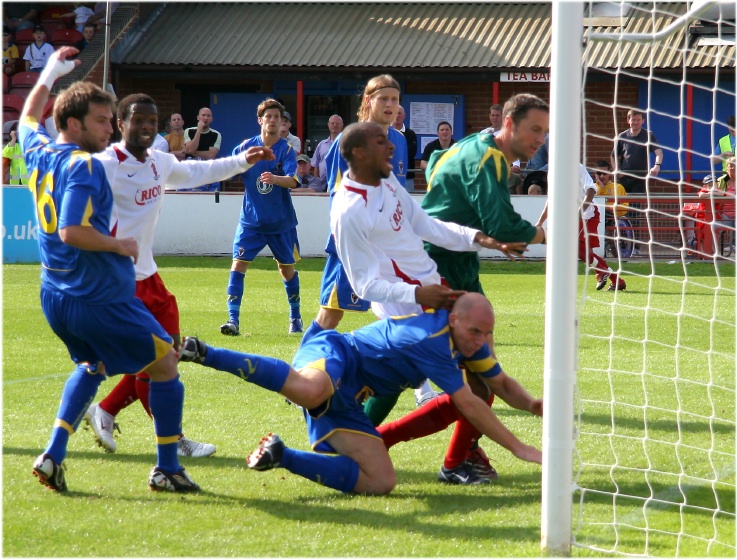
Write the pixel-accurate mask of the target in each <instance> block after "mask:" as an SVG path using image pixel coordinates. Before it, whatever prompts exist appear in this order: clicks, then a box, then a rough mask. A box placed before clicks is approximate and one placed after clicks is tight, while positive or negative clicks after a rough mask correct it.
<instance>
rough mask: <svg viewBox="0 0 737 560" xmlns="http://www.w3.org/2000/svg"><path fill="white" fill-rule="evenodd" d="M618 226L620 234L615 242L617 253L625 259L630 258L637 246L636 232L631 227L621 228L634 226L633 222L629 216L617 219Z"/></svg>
mask: <svg viewBox="0 0 737 560" xmlns="http://www.w3.org/2000/svg"><path fill="white" fill-rule="evenodd" d="M617 226H618V228H617V229H618V231H617V233H618V235H617V238H616V242H615V243H614V244H613V245H614V246H615V247H616V248H617V253H618V254H619V256H620V257H622V258H623V259H628V258H630V257H631V256H632V251H633V250H634V248H635V243H634V241H633V239H634V238H635V234H634V233H633V231H632V230H631V229H621V228H630V227H632V224H631V223H630V221H629V220H628V219H627V218H619V219H618V220H617Z"/></svg>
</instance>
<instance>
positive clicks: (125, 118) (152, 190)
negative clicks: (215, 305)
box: [85, 94, 273, 457]
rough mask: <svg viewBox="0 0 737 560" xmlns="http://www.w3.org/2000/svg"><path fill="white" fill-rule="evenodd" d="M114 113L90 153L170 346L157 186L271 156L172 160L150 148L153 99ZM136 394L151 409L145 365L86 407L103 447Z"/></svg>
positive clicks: (187, 442)
mask: <svg viewBox="0 0 737 560" xmlns="http://www.w3.org/2000/svg"><path fill="white" fill-rule="evenodd" d="M117 117H118V128H119V129H120V131H121V133H122V135H123V141H122V142H120V143H117V144H114V145H112V146H110V147H108V148H107V149H106V150H105V151H104V152H102V153H101V154H96V155H95V157H97V158H98V159H100V160H101V161H102V162H103V163H104V164H105V166H106V168H111V167H112V168H116V171H115V177H114V179H113V180H112V181H111V185H112V190H113V197H114V202H115V204H114V208H113V212H114V215H113V218H112V219H111V227H112V231H113V233H114V234H115V236H116V237H119V238H121V237H122V238H125V237H133V238H135V239H136V241H137V242H138V250H139V253H138V261H137V262H136V263H135V272H136V296H137V297H139V298H140V299H141V300H142V301H143V303H144V304H145V305H146V307H148V309H149V310H150V311H151V312H152V313H153V315H154V317H156V320H157V321H159V323H161V325H162V326H163V327H164V329H165V330H166V331H167V332H168V333H169V334H170V335H171V336H172V338H173V339H174V346H175V348H179V343H180V339H179V310H178V308H177V303H176V299H175V298H174V296H173V295H172V294H170V293H169V291H168V290H167V289H166V286H164V283H163V281H162V280H161V278H160V276H159V274H158V272H157V266H156V262H155V261H154V256H153V243H154V233H155V231H156V223H157V221H158V218H159V213H160V212H161V204H162V202H163V200H164V192H165V190H166V189H167V188H169V189H170V190H175V189H177V188H182V187H184V188H187V187H196V186H198V185H202V184H204V183H212V182H215V181H222V180H225V179H228V178H230V177H233V176H234V175H237V174H239V173H242V172H244V171H246V170H247V169H248V168H249V167H251V165H252V164H253V163H255V162H256V161H260V160H262V159H273V155H272V153H271V150H269V149H268V148H264V147H257V148H252V149H249V150H248V151H246V152H244V153H242V154H239V155H238V156H233V157H228V158H221V159H216V160H202V161H197V160H189V161H179V160H177V158H176V157H175V156H173V155H171V154H168V153H164V152H160V151H157V150H155V149H152V147H151V146H152V144H153V143H154V140H155V139H156V137H157V130H158V110H157V108H156V103H155V101H154V100H153V99H152V98H151V97H149V96H148V95H145V94H133V95H129V96H128V97H126V98H124V99H123V100H122V101H121V102H120V104H119V107H118V115H117ZM132 373H135V372H132ZM138 399H140V400H141V404H142V405H143V407H144V408H145V410H146V412H148V413H149V415H150V414H151V412H150V410H149V407H148V375H147V374H146V373H145V372H142V373H139V374H137V375H135V376H134V375H124V376H122V379H121V380H120V381H119V382H118V384H117V385H116V386H115V388H113V390H112V391H111V392H110V394H109V395H108V396H107V397H106V398H105V399H103V400H102V401H101V402H100V403H99V404H92V405H91V406H90V408H89V409H88V410H87V413H86V414H85V421H86V422H87V424H88V425H89V426H90V427H91V428H92V431H93V433H94V435H95V439H96V440H97V442H98V444H99V445H100V446H101V447H103V448H105V450H106V451H107V452H109V453H113V452H115V449H116V447H117V445H116V442H115V440H114V439H113V429H114V427H115V416H116V415H117V413H118V412H119V411H120V410H122V409H123V408H125V407H126V406H128V405H130V404H132V403H134V402H135V401H136V400H138ZM177 452H178V454H179V455H182V456H192V457H207V456H209V455H212V454H213V453H215V446H214V445H211V444H206V443H199V442H196V441H194V440H191V439H189V438H186V437H184V436H183V435H182V434H180V439H179V444H178V448H177Z"/></svg>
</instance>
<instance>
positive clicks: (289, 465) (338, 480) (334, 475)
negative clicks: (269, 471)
mask: <svg viewBox="0 0 737 560" xmlns="http://www.w3.org/2000/svg"><path fill="white" fill-rule="evenodd" d="M279 466H280V467H282V468H285V469H287V470H288V471H289V472H291V473H293V474H296V475H299V476H301V477H304V478H306V479H308V480H311V481H313V482H317V483H318V484H321V485H322V486H327V487H328V488H334V489H335V490H340V491H341V492H352V491H353V489H354V488H355V487H356V483H357V482H358V473H359V469H358V463H356V462H355V461H354V460H353V459H351V458H349V457H345V456H344V455H321V454H320V453H311V452H308V451H298V450H296V449H290V448H288V447H286V448H284V455H282V459H281V462H280V463H279Z"/></svg>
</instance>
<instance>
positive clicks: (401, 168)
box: [399, 161, 404, 175]
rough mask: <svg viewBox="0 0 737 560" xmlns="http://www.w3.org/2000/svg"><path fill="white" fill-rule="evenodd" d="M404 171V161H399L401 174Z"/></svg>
mask: <svg viewBox="0 0 737 560" xmlns="http://www.w3.org/2000/svg"><path fill="white" fill-rule="evenodd" d="M403 173H404V162H403V161H400V162H399V174H400V175H402V174H403Z"/></svg>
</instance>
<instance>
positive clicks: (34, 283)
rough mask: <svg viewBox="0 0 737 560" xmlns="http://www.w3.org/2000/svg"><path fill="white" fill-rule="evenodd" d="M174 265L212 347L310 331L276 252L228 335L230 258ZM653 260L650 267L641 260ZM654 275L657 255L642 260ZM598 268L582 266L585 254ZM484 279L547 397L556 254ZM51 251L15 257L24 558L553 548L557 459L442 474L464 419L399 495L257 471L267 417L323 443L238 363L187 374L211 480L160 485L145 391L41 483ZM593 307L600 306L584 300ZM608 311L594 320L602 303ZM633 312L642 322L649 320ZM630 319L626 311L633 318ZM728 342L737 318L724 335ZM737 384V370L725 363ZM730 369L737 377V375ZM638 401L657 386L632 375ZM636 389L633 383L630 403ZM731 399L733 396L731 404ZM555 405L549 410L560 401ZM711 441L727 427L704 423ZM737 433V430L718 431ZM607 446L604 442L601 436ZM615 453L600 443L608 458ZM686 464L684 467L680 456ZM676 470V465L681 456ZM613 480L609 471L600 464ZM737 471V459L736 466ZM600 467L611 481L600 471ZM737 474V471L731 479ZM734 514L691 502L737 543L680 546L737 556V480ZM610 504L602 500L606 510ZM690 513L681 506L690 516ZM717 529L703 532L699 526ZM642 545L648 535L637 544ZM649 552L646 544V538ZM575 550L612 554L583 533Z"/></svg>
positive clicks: (189, 320)
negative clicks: (543, 542)
mask: <svg viewBox="0 0 737 560" xmlns="http://www.w3.org/2000/svg"><path fill="white" fill-rule="evenodd" d="M157 262H158V263H159V267H160V270H159V272H160V274H161V277H162V278H163V280H164V282H165V283H166V285H167V287H168V288H169V290H170V291H171V292H172V293H173V294H175V295H176V297H177V300H178V303H179V308H180V315H181V330H182V334H183V335H197V336H199V337H200V338H202V339H203V340H205V341H206V342H208V343H211V344H213V345H217V346H222V347H227V348H232V349H235V350H243V351H248V352H252V353H256V354H264V355H268V356H274V357H277V358H281V359H283V360H286V361H291V358H292V356H293V354H294V352H295V350H296V349H297V347H298V345H299V338H298V337H296V336H290V335H288V334H287V328H288V304H287V301H286V295H285V291H284V288H283V284H282V281H281V278H280V276H279V274H278V271H277V269H276V266H275V264H274V262H273V261H272V260H271V259H268V258H259V259H257V260H256V261H255V262H254V263H253V264H252V266H251V268H250V269H249V271H248V274H247V276H246V288H245V289H246V291H245V295H244V305H243V311H242V319H241V336H239V337H225V336H222V335H221V334H220V332H219V326H220V324H221V323H223V322H225V320H226V319H227V312H226V302H225V299H226V297H225V288H226V284H227V280H228V270H229V268H230V259H229V258H215V257H210V258H204V257H201V258H192V257H165V258H159V259H157ZM323 264H324V260H323V259H305V260H303V261H301V263H299V265H298V267H297V268H298V270H299V274H300V282H301V298H302V316H303V319H304V321H305V327H306V326H307V325H308V324H309V322H310V321H311V320H312V319H313V318H314V317H315V315H316V314H317V311H318V292H319V284H320V276H321V272H322V266H323ZM638 267H641V269H638ZM629 268H630V269H632V270H634V271H636V272H637V271H638V270H639V273H640V274H643V275H646V274H648V271H649V263H647V264H642V265H630V266H629ZM581 270H582V269H581ZM713 270H714V269H713V266H712V265H710V264H698V263H695V264H691V265H689V267H688V272H689V275H691V276H694V277H696V278H698V281H699V283H700V284H701V285H704V286H707V288H698V289H699V290H702V291H706V292H708V291H709V290H708V286H717V285H718V284H720V285H727V286H728V288H729V289H730V290H731V291H732V292H731V294H732V295H731V297H726V301H724V300H723V301H722V302H720V305H723V306H725V309H727V311H726V312H725V316H724V317H722V318H724V319H725V320H726V321H727V322H731V325H732V326H733V325H734V307H735V302H734V295H733V294H734V265H724V266H722V267H721V268H720V277H716V276H714V275H713ZM657 271H658V273H659V274H661V275H664V276H667V275H669V274H674V275H678V274H680V273H682V269H681V268H680V267H677V266H676V267H673V266H671V267H668V265H666V264H665V263H662V265H661V264H658V267H657ZM482 273H483V274H482V283H483V286H484V289H485V290H486V293H487V295H488V296H489V299H490V300H491V301H492V303H493V305H494V308H495V312H496V327H495V341H496V349H497V354H498V357H499V361H500V363H501V365H502V367H503V368H504V370H505V371H506V372H507V373H508V374H509V375H511V376H513V377H515V378H517V379H518V380H519V381H520V382H521V383H522V385H523V386H524V387H525V388H526V389H527V390H528V391H529V392H530V393H531V394H532V395H533V396H541V395H542V388H543V379H542V372H543V332H544V310H545V264H544V263H542V262H484V263H483V264H482ZM626 279H627V282H628V289H627V292H624V293H619V294H616V295H617V297H618V301H623V302H624V301H626V303H627V304H628V305H629V306H631V307H638V306H642V307H643V308H644V307H646V306H647V305H648V301H649V300H648V297H649V295H648V290H647V288H648V282H647V280H646V279H645V278H644V277H635V278H632V279H631V278H629V277H626ZM38 287H39V266H38V265H4V266H3V346H2V348H3V386H2V390H3V415H2V421H3V457H2V461H3V554H4V555H5V556H16V557H261V558H263V557H295V556H296V557H538V556H540V554H541V549H540V511H541V507H540V501H541V468H540V466H538V465H533V464H529V463H524V462H522V461H520V460H518V459H516V458H514V457H513V456H512V455H511V454H510V453H509V452H507V451H506V450H504V449H501V448H499V447H498V446H496V445H495V444H492V443H491V442H490V441H489V440H488V439H486V438H484V439H482V441H481V444H482V446H483V447H484V449H485V450H486V451H487V453H488V455H489V456H490V457H491V458H492V464H493V465H494V467H495V468H496V469H497V471H498V472H499V479H498V480H496V481H492V484H491V485H487V486H481V487H459V486H447V485H443V484H440V483H438V482H437V474H438V470H439V469H440V465H441V463H442V460H443V456H444V453H445V449H446V447H447V445H448V441H449V438H450V434H451V429H450V428H449V429H447V430H445V431H444V432H442V433H439V434H435V435H433V436H430V437H427V438H423V439H421V440H416V441H412V442H407V443H402V444H399V445H397V446H395V447H394V448H392V450H391V452H390V455H391V457H392V460H393V462H394V465H395V468H396V470H397V474H398V484H397V487H396V489H395V490H394V491H393V492H392V493H391V494H390V495H388V496H385V497H366V496H355V495H347V494H341V493H339V492H337V491H334V490H331V489H329V488H325V487H322V486H318V485H317V484H314V483H311V482H308V481H306V480H304V479H302V478H299V477H297V476H295V475H292V474H291V473H289V472H287V471H285V470H283V469H275V470H273V471H269V472H264V473H262V472H255V471H250V470H249V469H247V468H246V466H245V462H244V457H245V456H246V455H247V454H248V453H250V452H251V451H252V450H253V449H254V448H255V447H256V446H257V444H258V442H259V440H260V438H261V437H262V436H264V435H265V434H266V433H268V432H274V433H277V434H279V435H280V436H281V437H282V439H283V440H284V441H285V443H286V444H287V445H288V446H290V447H294V448H297V449H308V444H307V436H306V433H305V428H304V422H303V419H302V414H301V411H300V410H299V409H298V408H297V407H295V406H290V405H288V404H287V403H286V402H285V400H284V398H283V397H281V396H279V395H277V394H274V393H271V392H268V391H266V390H264V389H261V388H259V387H256V386H253V385H251V384H249V383H245V382H243V381H241V380H239V379H237V378H236V377H234V376H232V375H229V374H227V373H221V372H216V371H214V370H211V369H208V368H204V367H202V366H198V365H195V364H181V366H180V372H181V374H182V380H183V381H184V383H185V386H186V399H185V414H184V433H185V434H186V435H187V436H188V437H190V438H192V439H195V440H197V441H205V442H209V443H213V444H216V445H217V448H218V450H217V453H216V454H215V455H214V456H212V457H208V458H201V459H191V458H189V459H188V458H182V464H183V465H184V466H185V467H186V468H187V471H188V472H189V474H190V475H191V476H192V478H193V479H194V480H195V481H196V482H197V483H199V484H200V485H201V487H202V488H203V491H202V492H201V493H199V494H195V495H178V494H163V493H152V492H150V491H149V489H148V486H147V477H148V473H149V471H150V470H151V467H152V466H153V465H154V463H155V448H154V437H153V429H152V422H151V420H150V419H149V418H148V416H146V414H145V412H144V411H143V408H142V407H141V406H140V404H139V403H134V404H133V405H132V406H130V407H129V408H127V409H125V410H123V411H122V412H121V413H120V414H119V415H118V417H117V420H118V422H119V423H120V426H121V432H122V433H121V434H119V435H118V437H117V443H118V450H117V453H115V454H105V453H103V452H102V451H101V449H100V448H98V447H97V446H96V445H95V443H94V440H93V438H92V435H91V432H89V431H87V430H85V429H83V428H81V427H80V429H79V431H78V432H77V433H76V434H75V435H73V436H72V437H71V438H70V442H69V448H68V449H69V452H68V456H67V459H66V465H67V480H68V485H69V492H68V493H66V494H65V495H59V494H56V493H53V492H50V491H47V490H46V489H45V488H43V487H42V486H41V485H40V484H38V482H37V481H36V479H35V478H34V477H33V476H32V475H31V465H32V463H33V460H34V459H35V457H36V456H38V455H39V453H41V451H42V450H43V448H44V446H45V445H46V443H47V440H48V437H49V433H50V430H51V426H52V424H53V421H54V417H55V413H56V409H57V406H58V401H59V396H60V395H61V390H62V387H63V384H64V382H65V380H66V378H67V375H68V372H70V371H71V369H72V364H71V361H70V360H69V356H68V354H67V352H66V350H65V348H64V346H63V345H62V343H61V342H60V341H59V340H58V339H57V338H56V337H55V336H54V335H53V333H52V332H51V330H50V328H49V327H48V325H47V323H46V321H45V319H44V317H43V315H42V313H41V309H40V304H39V297H38ZM579 287H580V289H584V288H585V289H586V295H587V296H588V297H589V298H591V300H594V301H603V302H605V303H606V302H607V301H612V300H613V299H614V297H615V293H613V292H606V291H602V292H596V291H595V290H594V287H593V285H592V282H591V281H589V282H588V285H586V284H585V283H584V276H583V274H580V275H579ZM658 291H659V294H660V295H661V297H663V298H665V299H668V300H670V301H671V304H672V307H673V308H674V309H678V308H679V307H678V306H679V302H680V301H681V300H682V298H683V294H682V286H681V284H680V283H678V282H670V283H663V284H658ZM586 309H587V310H588V309H590V310H591V311H590V312H591V313H597V312H599V311H598V309H599V308H597V306H590V307H586ZM372 319H373V316H372V315H370V314H347V315H346V317H345V319H344V320H343V322H342V323H341V325H340V327H339V330H351V329H354V328H358V327H360V326H362V325H365V324H367V323H368V322H370V321H371V320H372ZM588 319H589V320H592V322H595V320H596V318H595V317H589V318H588ZM634 323H635V322H633V324H632V325H631V328H632V330H633V337H634V336H636V335H637V334H639V330H640V326H639V325H637V324H634ZM623 326H624V327H625V328H627V322H626V321H625V322H623ZM718 336H723V337H724V338H725V339H728V338H729V337H730V336H731V343H730V342H729V340H727V342H726V343H725V342H724V340H722V344H725V345H726V347H728V348H729V347H730V346H729V344H731V348H732V350H733V349H734V328H733V327H732V330H731V333H729V332H725V333H721V334H719V333H718ZM609 348H610V346H609V345H607V344H601V345H596V344H589V345H588V346H587V350H586V351H587V352H588V353H589V355H588V356H587V360H589V361H590V362H591V363H597V362H602V363H607V361H608V356H609ZM723 373H724V376H725V377H726V378H727V381H724V380H722V381H721V382H722V383H727V384H729V383H731V386H732V389H733V388H734V378H733V377H734V375H733V374H734V372H733V371H732V372H723ZM730 376H731V377H732V379H731V381H729V377H730ZM116 381H117V380H116V378H111V379H108V380H107V381H105V382H104V383H103V384H102V386H101V388H100V391H99V393H98V397H97V399H96V401H99V400H100V399H101V398H103V397H104V396H105V395H107V394H108V393H109V392H110V390H111V389H112V388H113V386H114V384H115V383H116ZM625 390H629V391H631V392H632V395H631V399H632V400H636V399H637V398H639V394H640V393H641V392H642V387H641V386H639V385H637V384H634V385H633V386H632V387H630V388H628V389H625ZM629 397H630V395H628V394H626V393H624V394H623V395H622V398H623V399H625V400H627V399H628V398H629ZM725 405H726V406H730V405H731V406H732V412H733V413H734V401H733V400H732V401H731V403H729V402H727V403H725ZM414 406H415V403H414V394H413V393H412V392H411V391H405V393H404V394H403V395H402V396H401V398H400V400H399V403H398V404H397V406H396V407H395V409H394V410H393V411H392V413H391V415H390V416H389V420H393V419H396V418H398V417H400V416H403V415H404V414H406V413H408V412H410V411H411V410H413V409H414ZM494 410H495V411H496V413H497V415H498V416H499V417H500V419H501V421H502V422H503V423H505V424H506V425H507V426H508V427H509V428H510V429H511V430H512V431H513V432H514V433H515V434H517V435H518V437H519V438H520V439H522V440H523V441H525V442H528V443H530V444H533V445H536V446H538V447H540V446H541V439H542V421H541V419H540V418H537V417H534V416H531V415H529V414H526V413H523V412H521V411H517V410H514V409H511V408H510V407H509V406H507V405H506V404H505V403H503V402H501V401H497V403H495V405H494ZM546 412H547V411H546ZM705 429H706V431H705V432H704V433H703V437H704V438H709V437H712V434H711V433H709V431H708V425H706V428H705ZM716 435H717V437H719V438H724V439H725V440H727V441H728V442H729V441H731V448H732V450H734V429H733V426H732V429H731V430H730V429H726V430H722V431H721V432H717V434H716ZM594 451H596V450H594ZM605 453H606V450H605V449H602V455H604V454H605ZM673 468H674V469H677V468H678V464H675V465H674V466H673ZM674 472H675V471H674ZM594 476H600V477H601V485H602V486H607V485H608V484H610V481H609V478H608V475H607V473H606V472H601V473H596V474H595V475H594ZM728 478H729V479H730V481H731V484H732V485H734V469H732V472H731V475H729V476H728ZM588 482H594V483H596V481H588ZM732 488H734V486H732ZM720 497H721V499H723V500H724V503H721V504H720V506H721V508H722V510H724V511H727V512H732V520H731V523H729V522H728V521H722V520H715V519H713V518H712V517H710V516H709V515H707V514H693V515H692V516H690V517H689V519H688V525H689V526H690V528H691V529H692V530H693V532H694V533H697V534H698V533H699V532H706V533H708V532H709V531H710V530H711V529H712V527H713V526H715V525H720V527H719V531H720V534H721V533H722V532H723V531H730V530H731V537H729V538H726V537H722V539H721V540H726V541H729V540H730V539H731V543H732V548H731V550H730V549H729V548H728V547H725V549H720V548H713V549H712V550H710V551H708V554H707V550H706V549H705V548H704V545H703V543H701V542H698V541H687V542H686V543H685V544H684V543H681V545H680V547H681V548H680V549H679V551H678V553H679V556H692V557H698V556H706V555H710V556H722V557H728V556H729V557H733V556H734V515H733V514H734V511H735V509H734V508H735V505H734V493H733V492H732V493H731V494H730V493H729V492H727V493H725V494H724V495H723V496H720ZM598 507H603V506H602V505H601V504H599V505H595V508H598ZM678 522H679V520H678V519H673V520H672V523H673V524H674V525H675V524H677V523H678ZM701 527H703V531H701ZM650 547H651V548H650V549H649V554H650V555H653V556H665V557H668V556H673V555H675V553H676V548H675V545H674V544H673V541H672V539H662V541H658V539H653V542H650ZM634 550H636V547H634ZM640 552H641V553H642V549H641V550H640ZM572 555H573V556H587V557H588V556H606V555H605V554H597V553H593V552H591V551H589V550H582V549H579V548H574V549H573V550H572Z"/></svg>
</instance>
